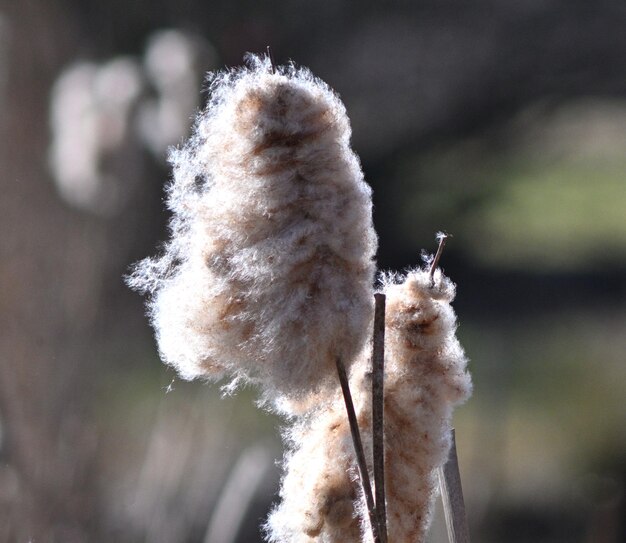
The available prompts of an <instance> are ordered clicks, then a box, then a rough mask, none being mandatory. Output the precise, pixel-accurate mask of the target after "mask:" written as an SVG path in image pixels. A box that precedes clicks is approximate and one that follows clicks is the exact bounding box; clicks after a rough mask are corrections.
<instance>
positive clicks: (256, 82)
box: [129, 56, 376, 410]
mask: <svg viewBox="0 0 626 543" xmlns="http://www.w3.org/2000/svg"><path fill="white" fill-rule="evenodd" d="M248 61H249V66H248V67H246V68H242V69H238V70H233V71H229V72H223V73H218V74H214V75H213V79H212V82H211V86H210V90H211V98H210V102H209V105H208V106H207V108H206V110H205V111H204V112H203V113H202V114H201V115H200V116H199V118H198V121H197V124H196V127H195V131H194V135H193V137H192V138H191V140H190V141H189V142H188V143H187V144H186V145H185V146H184V147H183V148H182V149H181V150H178V151H176V152H174V153H173V154H172V157H171V161H172V163H173V165H174V179H173V181H172V183H171V185H170V186H169V190H168V206H169V208H170V209H171V211H172V213H173V217H172V221H171V230H172V239H171V240H170V242H169V243H168V244H167V245H166V248H165V253H164V254H163V255H162V256H161V257H159V258H156V259H148V260H145V261H143V262H142V263H140V264H139V265H138V266H137V267H136V269H135V271H134V273H133V274H132V275H131V277H130V279H129V283H130V285H131V286H133V287H134V288H137V289H139V290H143V291H146V292H149V293H150V295H151V299H150V302H149V311H150V315H151V318H152V323H153V325H154V327H155V329H156V335H157V339H158V343H159V350H160V353H161V356H162V358H163V360H164V361H165V362H167V363H168V364H170V365H172V366H174V367H175V368H176V369H177V370H178V371H179V372H180V374H181V375H182V376H183V377H184V378H194V377H205V378H207V379H209V380H218V379H221V378H224V377H226V378H230V379H231V381H232V382H233V383H237V382H238V381H241V380H243V381H252V382H256V383H259V384H261V386H262V388H263V390H264V392H265V395H266V397H270V396H271V397H273V398H275V397H286V398H291V399H294V400H296V401H295V402H292V403H288V404H283V405H289V406H291V407H288V408H286V409H288V410H289V409H292V408H293V409H295V407H293V406H295V405H297V401H298V400H299V399H301V398H302V397H303V396H305V395H307V394H309V393H310V392H313V391H315V392H319V390H320V389H323V388H324V386H325V385H326V384H327V383H330V382H334V379H335V373H334V371H335V370H334V368H335V365H334V364H335V358H336V357H338V356H339V357H341V358H342V359H343V360H344V361H345V362H346V363H349V362H350V361H351V360H352V359H353V358H354V355H355V354H356V353H357V352H358V350H359V349H360V347H361V346H362V343H363V341H364V339H365V335H366V333H367V323H368V322H369V320H370V317H371V313H372V297H371V284H372V280H373V274H374V263H373V257H374V254H375V251H376V235H375V233H374V230H373V227H372V220H371V190H370V188H369V186H368V185H367V184H366V183H365V182H364V180H363V174H362V172H361V169H360V164H359V161H358V158H357V157H356V155H355V154H354V153H353V151H352V150H351V149H350V146H349V140H350V125H349V121H348V118H347V116H346V112H345V108H344V106H343V104H342V103H341V101H340V100H339V98H338V97H337V95H336V94H335V93H333V92H332V90H331V89H330V88H329V87H328V86H327V85H326V84H325V83H323V82H322V81H320V80H319V79H316V78H315V77H314V76H313V75H312V74H311V73H310V72H309V71H308V70H306V69H297V68H295V67H293V66H289V67H282V68H279V69H278V70H275V71H274V70H273V69H272V66H271V64H270V62H269V59H265V58H259V57H254V56H252V57H250V58H249V59H248Z"/></svg>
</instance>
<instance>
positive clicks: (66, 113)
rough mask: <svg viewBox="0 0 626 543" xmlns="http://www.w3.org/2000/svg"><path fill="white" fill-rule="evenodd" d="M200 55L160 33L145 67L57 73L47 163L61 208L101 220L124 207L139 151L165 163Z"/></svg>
mask: <svg viewBox="0 0 626 543" xmlns="http://www.w3.org/2000/svg"><path fill="white" fill-rule="evenodd" d="M0 31H1V29H0ZM206 51H208V48H207V47H204V48H203V47H202V44H201V42H200V41H199V40H196V39H192V38H190V37H188V36H187V35H185V34H184V33H182V32H180V31H177V30H166V31H161V32H158V33H156V34H154V35H153V36H152V37H151V38H150V40H149V42H148V46H147V50H146V54H145V59H144V61H143V62H141V60H140V59H135V58H132V57H116V58H113V59H111V60H109V61H107V62H104V63H102V64H97V63H93V62H76V63H74V64H72V65H70V66H68V67H67V68H66V69H65V70H63V72H62V73H61V75H60V76H59V78H58V79H57V81H56V83H55V85H54V87H53V89H52V94H51V100H50V125H51V130H52V142H51V146H50V152H49V154H50V157H49V158H50V167H51V170H52V174H53V178H54V181H55V184H56V186H57V189H58V191H59V194H60V195H61V197H62V198H63V199H64V200H65V201H66V202H67V203H69V204H70V205H72V206H75V207H77V208H79V209H82V210H84V211H89V212H92V213H95V214H100V215H111V214H114V213H116V212H118V211H119V210H120V209H121V208H122V207H123V205H124V204H125V203H126V201H127V200H128V197H129V195H130V193H131V192H132V190H133V187H134V186H136V185H137V184H138V182H139V179H138V178H139V177H140V176H141V175H143V165H142V161H143V160H144V158H145V157H144V156H143V155H142V152H141V150H142V147H143V148H147V149H149V150H150V151H151V152H152V153H153V154H154V155H155V156H157V157H158V158H159V160H163V159H164V157H165V156H166V154H167V149H168V147H169V146H171V145H174V144H177V143H179V142H180V141H181V139H182V138H183V137H184V136H185V135H186V134H187V131H188V126H189V120H190V118H191V117H192V115H193V113H194V111H195V110H196V108H197V107H198V98H197V97H198V92H197V88H198V85H199V81H200V78H201V73H202V71H203V70H202V68H203V67H202V66H200V65H201V64H204V60H205V58H206V57H207V54H206ZM0 53H1V51H0ZM0 60H1V54H0ZM0 71H1V70H0ZM0 83H1V73H0ZM150 91H151V92H150Z"/></svg>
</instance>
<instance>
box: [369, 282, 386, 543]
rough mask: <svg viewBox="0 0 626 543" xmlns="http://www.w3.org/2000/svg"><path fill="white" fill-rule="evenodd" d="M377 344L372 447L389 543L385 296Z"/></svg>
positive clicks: (377, 318) (378, 312)
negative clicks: (385, 422) (386, 501)
mask: <svg viewBox="0 0 626 543" xmlns="http://www.w3.org/2000/svg"><path fill="white" fill-rule="evenodd" d="M374 299H375V304H376V305H375V310H374V341H373V343H374V345H373V352H372V447H373V455H374V487H375V492H376V512H377V517H378V525H379V530H380V538H381V542H382V543H387V507H386V504H385V432H384V418H385V416H384V409H385V407H384V406H385V404H384V379H385V295H384V294H380V293H377V294H374Z"/></svg>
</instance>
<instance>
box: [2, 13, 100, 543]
mask: <svg viewBox="0 0 626 543" xmlns="http://www.w3.org/2000/svg"><path fill="white" fill-rule="evenodd" d="M2 11H3V15H5V17H6V19H5V23H6V26H7V27H8V31H9V40H8V42H9V47H10V52H9V59H10V64H9V66H8V81H7V86H6V88H5V103H4V104H3V107H2V116H1V117H0V130H1V134H2V137H1V141H2V144H1V145H0V165H1V170H2V174H1V183H2V188H1V194H2V196H1V198H0V232H1V234H0V244H1V246H0V254H2V259H1V260H0V283H1V285H2V295H1V296H0V334H1V337H2V341H1V342H0V423H1V427H2V444H1V449H0V455H1V459H2V462H1V463H0V540H2V541H7V542H8V541H39V542H56V541H58V542H83V541H85V542H86V541H97V537H96V536H97V530H96V529H95V525H96V520H97V518H96V515H97V511H98V504H97V500H98V493H97V491H96V484H97V480H96V477H95V475H96V471H95V458H96V456H95V452H96V447H97V439H98V436H97V432H96V430H95V427H94V426H93V425H92V420H91V414H90V403H89V399H90V396H91V395H92V393H93V390H94V387H93V385H94V382H93V381H94V379H95V378H96V376H97V371H96V367H95V356H94V355H95V350H96V349H97V339H98V338H97V333H96V332H97V328H96V325H97V323H98V319H99V310H98V307H99V298H100V296H101V289H102V273H103V269H105V268H106V267H105V266H104V262H103V260H104V258H106V255H105V253H104V248H105V245H104V239H105V237H104V236H105V232H104V229H103V226H102V225H101V224H98V223H97V222H95V221H88V220H86V219H84V218H82V217H80V216H79V215H77V214H76V213H72V212H70V211H69V210H68V209H67V208H64V207H63V206H62V205H61V204H60V203H59V202H58V199H57V197H56V195H55V193H54V188H53V185H52V183H51V182H50V180H49V178H48V174H47V168H46V161H45V157H46V154H47V152H46V146H47V144H48V112H47V104H48V92H49V89H50V86H51V83H52V81H53V78H54V77H55V75H56V72H57V70H58V68H59V63H60V61H61V55H63V53H64V52H65V48H66V47H67V46H68V45H69V44H70V43H71V35H72V28H71V19H69V18H66V17H63V18H62V17H61V15H62V14H60V13H59V12H58V11H57V10H55V9H54V5H53V4H51V5H48V4H41V5H38V6H34V5H33V4H32V3H30V2H14V3H11V4H10V6H7V7H5V8H4V9H3V10H2Z"/></svg>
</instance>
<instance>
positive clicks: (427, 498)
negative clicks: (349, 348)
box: [385, 270, 471, 542]
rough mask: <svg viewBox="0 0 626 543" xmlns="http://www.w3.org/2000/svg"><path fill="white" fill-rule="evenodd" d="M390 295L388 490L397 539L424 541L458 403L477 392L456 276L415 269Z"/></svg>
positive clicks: (392, 527) (392, 529) (392, 533)
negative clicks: (460, 325)
mask: <svg viewBox="0 0 626 543" xmlns="http://www.w3.org/2000/svg"><path fill="white" fill-rule="evenodd" d="M385 292H386V294H387V318H386V328H387V333H386V342H385V344H386V352H387V353H388V358H387V363H386V368H385V369H386V370H387V371H388V374H389V380H388V381H387V384H386V392H385V420H386V424H385V440H386V454H385V474H386V482H385V490H386V495H387V516H388V520H387V524H388V534H389V541H407V542H408V541H411V542H422V541H424V540H425V537H426V531H427V529H428V526H429V525H430V521H431V517H432V512H433V505H434V498H435V496H436V493H437V473H436V470H437V468H438V467H440V466H442V465H443V464H444V463H445V461H446V459H447V457H448V453H449V449H450V428H451V426H450V424H451V417H452V410H453V408H454V407H455V406H456V405H458V404H460V403H462V402H463V401H465V400H466V399H467V398H468V397H469V395H470V392H471V380H470V376H469V374H468V373H467V372H466V364H467V359H466V358H465V355H464V353H463V349H462V348H461V346H460V344H459V342H458V340H457V339H456V337H455V331H456V316H455V314H454V311H453V310H452V307H451V306H450V303H451V302H452V300H453V298H454V294H455V288H454V285H453V283H452V282H451V281H450V280H449V279H447V278H445V277H443V276H442V275H441V273H440V272H439V271H438V272H437V273H436V275H435V286H433V287H431V278H430V275H429V273H427V272H426V271H423V270H418V271H414V272H411V273H409V274H408V276H407V277H406V279H405V280H404V281H403V282H402V283H400V284H394V283H388V284H387V285H385Z"/></svg>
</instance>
